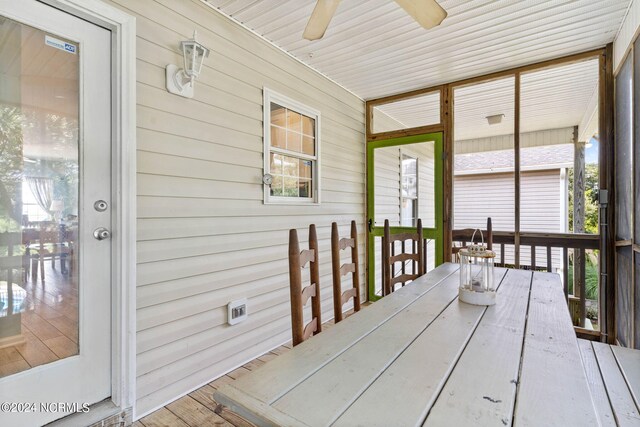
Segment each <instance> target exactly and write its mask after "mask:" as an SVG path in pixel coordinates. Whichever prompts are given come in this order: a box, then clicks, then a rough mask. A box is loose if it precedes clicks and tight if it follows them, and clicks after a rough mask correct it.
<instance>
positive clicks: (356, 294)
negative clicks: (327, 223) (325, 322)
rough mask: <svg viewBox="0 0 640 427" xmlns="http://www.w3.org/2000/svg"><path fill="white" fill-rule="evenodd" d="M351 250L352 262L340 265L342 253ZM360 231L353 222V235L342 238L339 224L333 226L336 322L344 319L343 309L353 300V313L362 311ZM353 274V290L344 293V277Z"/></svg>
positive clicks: (334, 313)
mask: <svg viewBox="0 0 640 427" xmlns="http://www.w3.org/2000/svg"><path fill="white" fill-rule="evenodd" d="M347 248H351V262H350V263H347V264H342V265H341V264H340V251H341V250H345V249H347ZM358 262H359V260H358V229H357V227H356V222H355V221H351V235H350V237H348V238H340V235H339V233H338V224H337V223H335V222H334V223H332V224H331V267H332V272H333V315H334V322H335V323H338V322H340V321H341V320H342V318H343V313H342V307H343V306H344V305H345V304H346V303H347V302H348V301H349V299H351V298H353V311H354V312H357V311H360V271H359V268H358ZM349 273H351V284H352V288H351V289H349V290H347V291H345V292H342V276H344V275H346V274H349Z"/></svg>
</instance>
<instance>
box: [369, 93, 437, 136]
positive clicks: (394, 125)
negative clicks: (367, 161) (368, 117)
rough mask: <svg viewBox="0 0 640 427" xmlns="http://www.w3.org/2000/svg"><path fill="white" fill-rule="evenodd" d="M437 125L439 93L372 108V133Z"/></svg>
mask: <svg viewBox="0 0 640 427" xmlns="http://www.w3.org/2000/svg"><path fill="white" fill-rule="evenodd" d="M438 123H440V92H431V93H427V94H425V95H419V96H415V97H413V98H405V99H401V100H400V101H394V102H390V103H388V104H381V105H376V106H375V107H373V122H372V130H373V133H379V132H390V131H393V130H400V129H408V128H415V127H420V126H427V125H433V124H438Z"/></svg>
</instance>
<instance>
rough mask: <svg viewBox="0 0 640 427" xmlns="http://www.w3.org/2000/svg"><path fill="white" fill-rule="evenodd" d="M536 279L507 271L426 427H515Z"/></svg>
mask: <svg viewBox="0 0 640 427" xmlns="http://www.w3.org/2000/svg"><path fill="white" fill-rule="evenodd" d="M531 277H532V275H531V272H530V271H524V270H509V271H508V272H507V275H506V277H505V279H504V281H503V284H502V285H501V286H500V288H499V293H498V298H499V299H500V303H499V304H497V305H494V306H491V307H489V308H488V309H487V312H486V313H485V315H484V317H483V318H482V320H481V321H480V324H479V325H478V328H477V329H476V331H475V333H474V334H473V337H472V338H471V340H470V341H469V344H468V345H467V348H466V349H465V352H464V353H463V354H462V357H460V360H459V361H458V364H457V365H456V368H455V370H454V371H453V372H452V373H451V376H450V377H449V379H448V381H447V383H446V385H445V387H444V388H443V389H442V392H441V393H440V396H439V397H438V400H437V401H436V403H435V404H434V406H433V408H432V409H431V412H429V417H428V418H427V420H426V422H425V424H424V425H425V426H443V425H452V426H463V425H500V423H502V424H505V425H511V417H512V414H513V407H514V405H515V398H516V386H517V383H518V374H519V369H520V356H521V352H522V337H523V332H524V327H525V318H526V314H527V305H528V303H529V290H530V285H531Z"/></svg>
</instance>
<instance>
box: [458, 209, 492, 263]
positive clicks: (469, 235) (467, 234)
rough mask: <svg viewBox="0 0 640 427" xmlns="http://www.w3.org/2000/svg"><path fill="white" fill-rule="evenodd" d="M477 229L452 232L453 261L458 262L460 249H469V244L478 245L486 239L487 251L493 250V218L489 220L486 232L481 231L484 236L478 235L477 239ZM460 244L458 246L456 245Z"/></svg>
mask: <svg viewBox="0 0 640 427" xmlns="http://www.w3.org/2000/svg"><path fill="white" fill-rule="evenodd" d="M475 231H476V229H473V228H464V229H460V230H452V231H451V241H452V242H451V243H452V245H451V256H452V261H455V262H457V261H458V252H460V249H463V248H465V247H467V244H468V243H476V242H480V241H481V240H482V239H483V238H484V243H485V244H486V245H487V249H489V250H491V249H493V229H492V225H491V218H490V217H489V218H487V228H486V230H480V231H481V232H482V234H480V233H476V234H475V238H474V235H473V233H474V232H475ZM456 243H458V245H456Z"/></svg>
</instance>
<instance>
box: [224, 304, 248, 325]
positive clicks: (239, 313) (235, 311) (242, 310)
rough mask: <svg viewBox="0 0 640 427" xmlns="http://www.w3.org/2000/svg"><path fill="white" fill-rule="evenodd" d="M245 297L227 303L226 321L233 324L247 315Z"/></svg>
mask: <svg viewBox="0 0 640 427" xmlns="http://www.w3.org/2000/svg"><path fill="white" fill-rule="evenodd" d="M248 315H249V313H248V311H247V299H246V298H242V299H238V300H235V301H231V302H230V303H229V304H227V323H229V324H230V325H235V324H236V323H240V322H242V321H243V320H245V319H246V318H247V317H248Z"/></svg>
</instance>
